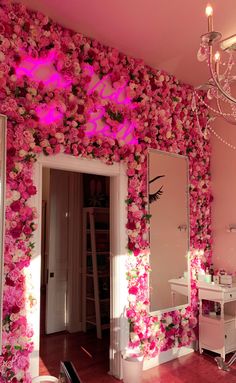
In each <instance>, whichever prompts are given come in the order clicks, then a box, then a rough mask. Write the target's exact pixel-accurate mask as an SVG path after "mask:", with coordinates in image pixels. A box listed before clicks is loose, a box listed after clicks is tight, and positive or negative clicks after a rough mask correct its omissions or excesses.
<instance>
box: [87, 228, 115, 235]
mask: <svg viewBox="0 0 236 383" xmlns="http://www.w3.org/2000/svg"><path fill="white" fill-rule="evenodd" d="M95 231H96V234H107V233H109V232H110V229H96V228H95ZM90 232H91V230H90V229H86V233H87V234H90Z"/></svg>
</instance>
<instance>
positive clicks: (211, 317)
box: [199, 313, 236, 323]
mask: <svg viewBox="0 0 236 383" xmlns="http://www.w3.org/2000/svg"><path fill="white" fill-rule="evenodd" d="M200 317H201V320H209V321H222V320H223V321H224V323H228V322H232V321H235V319H236V318H235V316H233V315H229V314H224V317H223V318H222V317H221V315H216V314H215V313H209V314H203V315H200V316H199V319H200ZM235 323H236V322H235Z"/></svg>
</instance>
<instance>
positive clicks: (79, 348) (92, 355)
mask: <svg viewBox="0 0 236 383" xmlns="http://www.w3.org/2000/svg"><path fill="white" fill-rule="evenodd" d="M61 360H70V361H71V362H72V363H73V364H74V365H75V367H76V369H77V371H78V372H79V375H80V377H81V379H82V380H83V382H85V383H86V382H91V383H93V382H104V383H105V382H117V380H116V379H114V378H112V377H111V376H109V375H108V374H107V372H108V370H109V334H108V333H104V334H103V339H102V340H100V339H97V338H96V333H95V332H94V331H90V332H88V333H87V334H84V333H83V332H81V333H75V334H69V333H58V334H52V335H43V336H41V342H40V374H41V375H47V374H49V375H54V376H58V374H59V365H60V361H61Z"/></svg>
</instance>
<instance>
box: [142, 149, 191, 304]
mask: <svg viewBox="0 0 236 383" xmlns="http://www.w3.org/2000/svg"><path fill="white" fill-rule="evenodd" d="M148 188H149V213H150V214H151V218H150V266H151V273H150V311H151V312H152V311H157V310H166V309H169V308H172V307H177V306H181V305H185V304H187V303H188V298H189V288H188V286H189V281H188V279H189V278H188V258H187V254H188V251H189V208H188V205H189V199H188V189H189V187H188V158H187V157H185V156H181V155H177V154H172V153H167V152H162V151H160V150H150V151H149V176H148Z"/></svg>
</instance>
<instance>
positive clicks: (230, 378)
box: [40, 332, 236, 383]
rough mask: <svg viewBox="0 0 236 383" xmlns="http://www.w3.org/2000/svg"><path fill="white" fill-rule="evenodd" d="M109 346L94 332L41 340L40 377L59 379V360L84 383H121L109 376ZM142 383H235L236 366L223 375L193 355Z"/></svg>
mask: <svg viewBox="0 0 236 383" xmlns="http://www.w3.org/2000/svg"><path fill="white" fill-rule="evenodd" d="M108 344H109V334H105V336H104V339H103V340H98V339H96V337H95V333H94V332H90V333H88V334H84V333H76V334H68V333H59V334H54V335H48V336H42V337H41V347H40V350H41V358H40V373H41V374H42V375H47V374H49V375H54V376H58V374H59V363H60V360H70V361H72V362H73V363H74V365H75V367H76V369H77V370H78V372H79V375H80V377H81V379H82V382H83V383H95V382H96V383H113V382H116V383H118V380H117V379H115V378H113V377H111V376H109V375H108V374H107V371H108V358H109V356H108ZM134 383H136V382H134ZM142 383H236V363H235V365H233V366H232V367H231V371H230V372H224V371H221V370H218V369H217V366H216V364H215V362H214V359H213V357H212V356H210V355H199V354H198V353H193V354H190V355H187V356H183V357H181V358H178V359H175V360H173V361H171V362H168V363H165V364H162V365H160V366H158V367H155V368H153V369H151V370H148V371H144V372H143V379H142Z"/></svg>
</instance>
